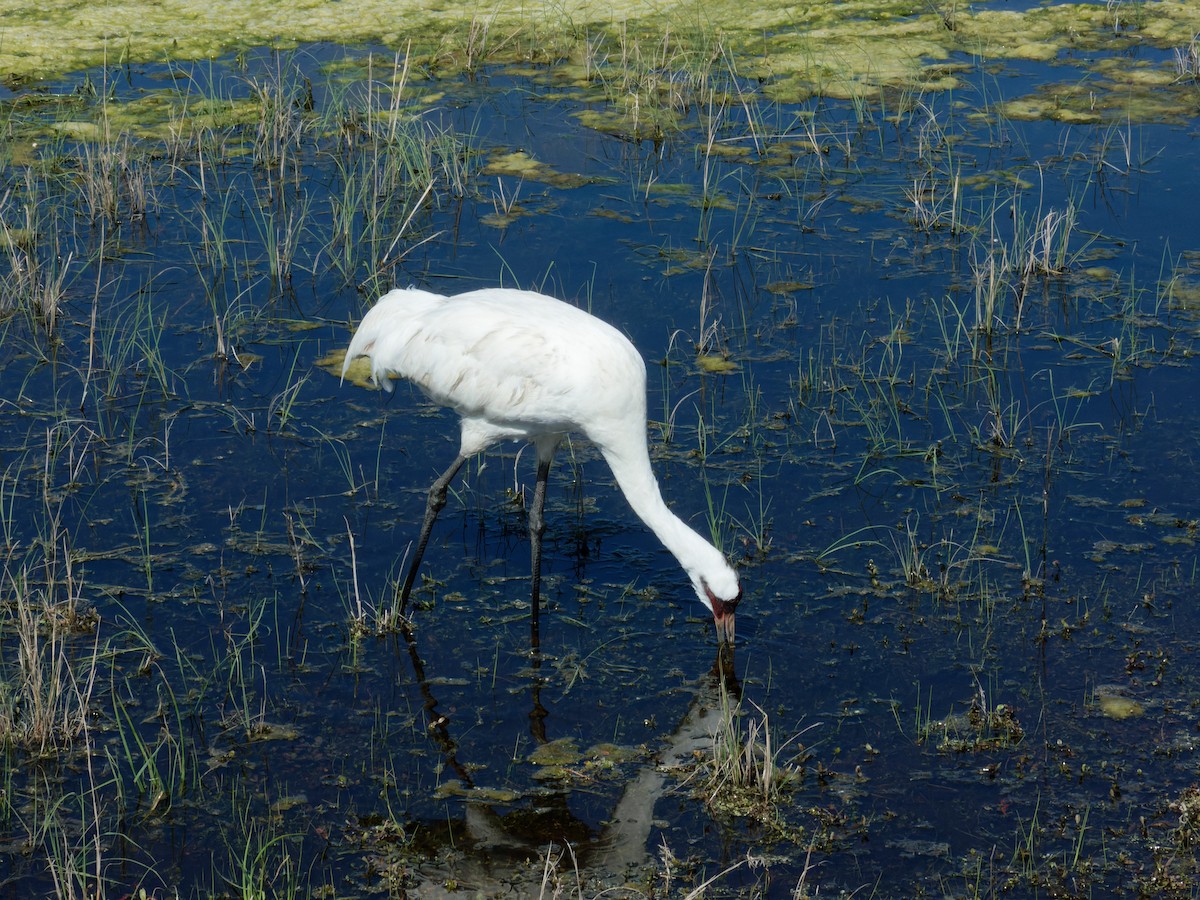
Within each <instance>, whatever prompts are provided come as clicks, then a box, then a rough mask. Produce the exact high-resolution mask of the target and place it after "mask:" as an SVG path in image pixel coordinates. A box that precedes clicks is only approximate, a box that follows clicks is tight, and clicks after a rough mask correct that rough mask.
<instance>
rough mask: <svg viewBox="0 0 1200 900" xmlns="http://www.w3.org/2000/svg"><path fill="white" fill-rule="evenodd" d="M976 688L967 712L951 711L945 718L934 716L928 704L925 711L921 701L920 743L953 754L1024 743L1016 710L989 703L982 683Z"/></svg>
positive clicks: (918, 722)
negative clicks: (933, 745) (930, 744)
mask: <svg viewBox="0 0 1200 900" xmlns="http://www.w3.org/2000/svg"><path fill="white" fill-rule="evenodd" d="M977 688H978V690H977V691H976V694H975V696H973V697H972V698H971V705H970V706H969V707H968V709H967V711H966V713H952V714H951V715H948V716H946V718H944V719H934V718H932V716H930V715H929V710H928V706H926V707H925V708H924V710H923V709H922V707H921V705H920V703H918V704H917V741H918V743H923V744H924V743H931V742H932V743H934V744H935V746H936V747H937V749H938V750H940V751H946V752H952V753H975V752H980V751H984V750H994V749H998V748H1001V747H1014V746H1016V745H1017V744H1019V743H1021V741H1022V740H1024V738H1025V729H1024V728H1023V727H1022V726H1021V723H1020V722H1019V721H1018V719H1017V714H1016V710H1015V709H1014V708H1013V707H1012V706H1009V705H1008V704H1005V703H995V704H993V703H990V702H989V701H988V697H987V693H986V692H985V691H984V689H983V686H982V685H977ZM929 702H930V703H932V697H931V698H930V701H929Z"/></svg>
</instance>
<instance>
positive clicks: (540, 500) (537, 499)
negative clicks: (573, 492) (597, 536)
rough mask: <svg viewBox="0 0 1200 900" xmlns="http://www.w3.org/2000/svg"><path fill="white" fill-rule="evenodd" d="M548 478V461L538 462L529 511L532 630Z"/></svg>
mask: <svg viewBox="0 0 1200 900" xmlns="http://www.w3.org/2000/svg"><path fill="white" fill-rule="evenodd" d="M549 478H550V460H548V459H545V460H539V461H538V470H537V485H536V486H535V487H534V489H533V506H532V507H530V509H529V546H530V554H531V556H532V557H533V586H532V589H531V591H530V603H532V604H533V613H532V615H533V630H534V632H535V634H536V632H537V627H538V607H539V606H540V605H541V595H542V535H543V534H544V533H545V531H546V519H545V517H544V516H543V515H542V509H543V508H544V507H545V506H546V481H547V480H548V479H549Z"/></svg>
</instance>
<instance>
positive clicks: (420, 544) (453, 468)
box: [400, 455, 467, 615]
mask: <svg viewBox="0 0 1200 900" xmlns="http://www.w3.org/2000/svg"><path fill="white" fill-rule="evenodd" d="M466 461H467V458H466V457H465V456H461V455H460V456H457V457H455V458H454V462H452V463H450V468H448V469H447V470H446V471H445V472H443V473H442V475H441V477H440V478H439V479H438V480H437V481H435V482H434V483H433V484H432V485H430V487H429V499H428V501H427V502H426V504H425V521H424V522H423V523H422V524H421V536H420V537H419V538H418V539H417V549H416V551H415V552H414V553H413V558H412V562H411V563H409V566H408V574H407V575H406V576H405V577H404V587H402V588H401V589H400V615H404V609H405V607H406V606H408V595H409V593H410V592H411V591H412V586H413V582H414V581H416V580H417V568H418V567H419V566H420V565H421V557H422V556H424V555H425V545H426V544H428V543H429V532H431V531H432V530H433V523H434V522H435V521H436V520H437V517H438V513H440V512H441V511H442V507H443V506H445V505H446V489H447V488H448V487H449V486H450V482H451V481H453V480H454V476H455V475H457V474H458V470H459V469H461V468H462V464H463V463H465V462H466Z"/></svg>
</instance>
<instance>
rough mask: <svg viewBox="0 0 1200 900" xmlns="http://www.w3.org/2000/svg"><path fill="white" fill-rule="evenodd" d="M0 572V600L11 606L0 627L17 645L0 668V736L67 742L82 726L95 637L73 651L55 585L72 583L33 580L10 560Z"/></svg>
mask: <svg viewBox="0 0 1200 900" xmlns="http://www.w3.org/2000/svg"><path fill="white" fill-rule="evenodd" d="M0 577H2V579H3V581H2V584H0V592H2V594H0V595H7V596H5V597H4V606H5V607H6V608H9V609H11V610H12V613H11V618H10V619H9V620H8V621H7V622H5V623H0V630H2V631H9V630H11V631H12V633H13V637H14V638H15V641H16V645H17V647H16V653H15V659H16V665H15V668H14V669H12V670H9V667H8V666H7V665H6V666H5V667H4V669H3V670H0V671H3V679H2V680H0V741H3V742H10V743H13V744H16V745H17V746H20V747H23V748H25V749H26V750H29V751H30V752H33V753H37V754H45V753H49V752H51V751H53V750H55V749H57V748H59V747H63V746H66V745H69V744H70V743H71V742H72V741H73V740H74V739H75V738H76V737H78V736H79V735H80V734H81V733H83V731H84V729H85V728H86V726H87V716H88V710H89V706H90V702H91V696H92V690H93V688H94V687H95V682H96V669H97V663H98V659H99V655H100V653H99V643H98V640H99V638H98V636H97V637H96V638H95V639H94V640H93V642H92V646H91V648H90V650H85V651H84V652H82V653H78V654H77V653H75V652H74V648H73V647H72V641H71V636H72V634H71V633H72V628H71V622H72V621H73V619H72V618H70V617H67V616H64V615H62V614H61V611H60V609H59V603H58V602H57V597H56V595H55V591H56V590H57V589H59V588H62V589H65V590H66V591H68V593H72V592H75V591H77V590H78V583H75V582H71V581H69V580H68V581H67V582H66V584H65V585H50V586H46V585H42V586H39V585H37V584H35V583H34V582H33V580H32V579H31V576H30V571H29V569H28V567H26V566H20V567H15V566H13V565H10V564H6V565H5V567H4V573H3V576H0ZM97 635H98V632H97ZM5 658H6V660H11V659H12V658H13V656H10V655H9V654H5Z"/></svg>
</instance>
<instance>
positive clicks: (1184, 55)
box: [1175, 34, 1200, 81]
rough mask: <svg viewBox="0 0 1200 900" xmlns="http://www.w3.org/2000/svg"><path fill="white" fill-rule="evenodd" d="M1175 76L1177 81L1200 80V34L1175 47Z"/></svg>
mask: <svg viewBox="0 0 1200 900" xmlns="http://www.w3.org/2000/svg"><path fill="white" fill-rule="evenodd" d="M1175 76H1176V77H1175V80H1176V81H1200V34H1197V35H1194V36H1193V37H1192V39H1191V40H1190V41H1189V42H1188V45H1187V46H1186V47H1176V48H1175Z"/></svg>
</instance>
